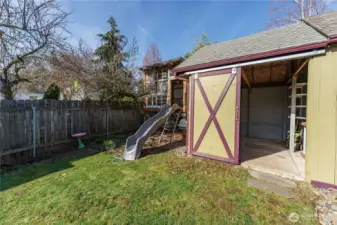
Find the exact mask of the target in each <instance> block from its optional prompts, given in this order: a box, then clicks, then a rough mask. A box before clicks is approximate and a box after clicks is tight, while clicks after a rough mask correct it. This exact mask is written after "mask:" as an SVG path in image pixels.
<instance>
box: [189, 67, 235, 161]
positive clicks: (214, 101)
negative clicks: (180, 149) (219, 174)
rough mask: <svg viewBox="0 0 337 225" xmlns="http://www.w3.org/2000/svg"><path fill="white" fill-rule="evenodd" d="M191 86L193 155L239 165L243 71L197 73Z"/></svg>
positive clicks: (190, 136)
mask: <svg viewBox="0 0 337 225" xmlns="http://www.w3.org/2000/svg"><path fill="white" fill-rule="evenodd" d="M190 85H191V88H190V96H191V109H190V115H191V119H190V123H191V124H190V135H189V138H190V139H189V142H190V143H189V145H190V146H189V149H190V152H191V153H192V154H193V155H197V156H202V157H207V158H211V159H216V160H221V161H225V162H230V163H235V164H238V163H239V136H240V135H239V127H240V89H241V68H233V69H226V70H219V71H212V72H205V73H199V74H195V75H193V76H192V77H191V83H190Z"/></svg>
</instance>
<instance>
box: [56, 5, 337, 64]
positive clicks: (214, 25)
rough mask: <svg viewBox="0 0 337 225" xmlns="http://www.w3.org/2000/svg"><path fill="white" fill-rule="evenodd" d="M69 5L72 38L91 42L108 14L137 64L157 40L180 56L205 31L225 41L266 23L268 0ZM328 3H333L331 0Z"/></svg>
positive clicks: (164, 51)
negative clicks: (134, 49) (133, 44)
mask: <svg viewBox="0 0 337 225" xmlns="http://www.w3.org/2000/svg"><path fill="white" fill-rule="evenodd" d="M61 4H62V5H63V7H64V9H65V10H67V11H72V14H71V16H70V21H71V24H70V25H69V30H70V31H71V32H72V34H73V37H72V41H73V42H76V40H78V39H80V38H82V39H83V40H84V41H85V42H86V43H87V44H88V45H89V46H91V47H92V48H95V47H97V45H98V44H99V41H98V38H97V37H96V34H98V33H102V32H105V31H107V30H108V29H109V27H108V24H107V23H106V21H107V20H108V18H109V16H113V17H114V18H115V19H116V21H117V24H118V27H119V29H120V30H121V32H122V33H123V34H124V35H125V36H126V37H127V38H128V39H129V40H130V41H131V40H132V39H133V38H134V37H136V39H137V41H138V45H139V53H140V55H139V57H138V60H137V64H139V65H140V64H141V62H142V57H143V55H144V54H145V53H146V51H147V49H148V47H149V46H150V45H151V44H153V43H155V44H157V46H158V48H159V51H160V54H161V56H162V58H163V60H167V59H170V58H174V57H178V56H184V55H185V53H186V52H188V51H190V50H191V49H192V47H193V43H194V41H195V39H196V38H197V37H198V36H200V34H201V33H203V32H205V33H207V34H208V36H209V38H210V39H211V40H215V41H226V40H231V39H234V38H237V37H242V36H246V35H250V34H253V33H256V32H259V31H263V30H265V29H266V24H267V23H268V21H269V11H268V10H269V7H270V2H269V1H118V0H116V1H97V0H96V1H61ZM329 8H331V9H337V2H336V1H333V2H332V3H331V4H330V5H329Z"/></svg>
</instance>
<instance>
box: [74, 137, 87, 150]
mask: <svg viewBox="0 0 337 225" xmlns="http://www.w3.org/2000/svg"><path fill="white" fill-rule="evenodd" d="M85 135H87V133H77V134H73V135H71V136H72V137H73V138H76V139H77V143H78V149H81V148H84V147H85V145H84V144H83V142H82V140H81V138H82V137H84V136H85Z"/></svg>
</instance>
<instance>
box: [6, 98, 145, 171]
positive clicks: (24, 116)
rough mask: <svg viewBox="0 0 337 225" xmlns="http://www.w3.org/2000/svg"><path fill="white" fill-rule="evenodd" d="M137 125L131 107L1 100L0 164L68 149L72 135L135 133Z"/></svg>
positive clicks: (137, 115)
mask: <svg viewBox="0 0 337 225" xmlns="http://www.w3.org/2000/svg"><path fill="white" fill-rule="evenodd" d="M34 121H35V122H34ZM141 123H142V116H141V114H140V112H139V111H138V110H137V109H136V108H135V107H133V106H132V105H125V104H123V105H121V104H118V105H108V104H105V103H102V102H84V101H57V100H36V101H11V100H8V101H7V100H6V101H1V102H0V141H1V143H0V156H1V164H2V166H4V165H13V164H20V163H25V162H28V161H31V160H34V159H35V158H45V157H46V156H47V155H50V154H51V153H54V152H62V151H67V150H70V149H69V146H68V148H67V146H66V145H67V144H68V145H69V143H71V142H72V143H75V141H74V140H73V139H72V137H71V134H74V133H79V132H86V133H87V136H86V137H87V138H90V137H95V136H97V137H99V136H102V137H104V136H106V137H107V136H109V135H113V134H118V133H125V132H132V131H134V130H137V129H138V128H139V127H140V125H141ZM34 131H35V132H34ZM34 133H35V135H34ZM34 140H35V141H34Z"/></svg>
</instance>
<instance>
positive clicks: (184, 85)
mask: <svg viewBox="0 0 337 225" xmlns="http://www.w3.org/2000/svg"><path fill="white" fill-rule="evenodd" d="M186 98H187V80H184V81H183V112H186V105H187V99H186Z"/></svg>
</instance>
